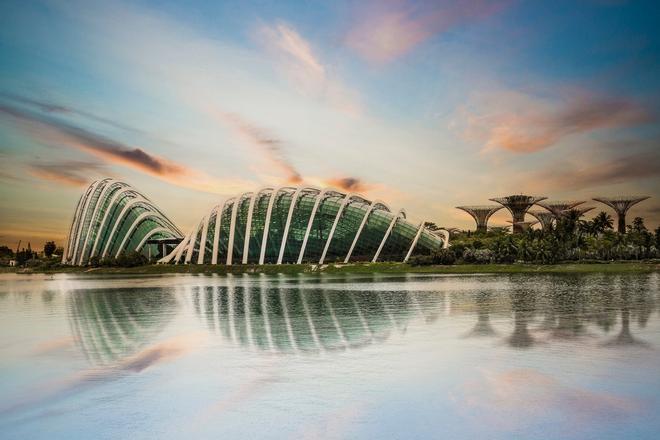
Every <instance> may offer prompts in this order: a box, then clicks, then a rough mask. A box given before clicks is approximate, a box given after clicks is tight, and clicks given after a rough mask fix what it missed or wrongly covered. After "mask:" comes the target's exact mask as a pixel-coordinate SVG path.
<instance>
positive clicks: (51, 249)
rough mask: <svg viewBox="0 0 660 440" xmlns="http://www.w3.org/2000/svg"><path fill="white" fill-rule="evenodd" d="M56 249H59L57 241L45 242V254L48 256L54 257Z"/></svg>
mask: <svg viewBox="0 0 660 440" xmlns="http://www.w3.org/2000/svg"><path fill="white" fill-rule="evenodd" d="M55 249H57V246H55V242H54V241H47V242H46V244H44V255H45V256H46V257H48V258H50V257H52V256H53V253H55Z"/></svg>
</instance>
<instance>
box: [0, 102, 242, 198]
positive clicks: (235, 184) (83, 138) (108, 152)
mask: <svg viewBox="0 0 660 440" xmlns="http://www.w3.org/2000/svg"><path fill="white" fill-rule="evenodd" d="M0 115H4V116H8V117H10V118H12V119H14V120H15V121H17V122H18V125H19V126H20V127H21V128H22V129H23V130H24V131H25V132H26V133H28V134H30V135H31V136H33V137H35V138H37V139H39V140H41V141H43V142H45V143H49V144H57V145H63V146H67V147H69V148H74V149H77V150H80V151H84V152H86V153H90V154H92V155H94V156H97V157H99V158H101V159H103V160H104V161H105V162H106V163H109V164H116V165H122V166H125V167H128V168H131V169H134V170H136V171H139V172H142V173H145V174H148V175H150V176H153V177H157V178H159V179H161V180H164V181H166V182H168V183H171V184H174V185H178V186H181V187H185V188H190V189H194V190H198V191H206V192H214V193H215V192H219V193H228V192H229V193H231V192H238V191H239V190H242V189H245V188H248V187H251V186H253V185H252V184H251V183H249V182H244V181H241V180H238V179H231V180H218V179H214V178H212V177H210V176H207V175H206V174H204V173H202V172H200V171H197V170H193V169H191V168H188V167H186V166H184V165H181V164H178V163H175V162H173V161H170V160H168V159H165V158H163V157H160V156H156V155H154V154H151V153H148V152H147V151H145V150H144V149H142V148H139V147H132V146H127V145H125V144H123V143H122V142H119V141H115V140H112V139H109V138H107V137H103V136H99V135H97V134H95V133H92V132H90V131H87V130H85V129H82V128H79V127H76V126H73V125H70V124H68V123H65V122H62V121H59V120H56V119H52V118H48V117H45V116H40V115H36V114H34V113H31V112H27V111H23V110H20V109H17V108H14V107H11V106H8V105H0ZM39 171H40V172H41V173H42V177H43V176H44V175H45V174H44V170H43V169H42V170H39ZM50 177H51V178H56V175H55V174H53V173H52V170H51V173H50ZM59 177H60V178H61V177H62V175H61V174H60V176H59ZM69 177H70V179H69V181H70V183H71V184H75V182H76V179H75V177H72V176H69Z"/></svg>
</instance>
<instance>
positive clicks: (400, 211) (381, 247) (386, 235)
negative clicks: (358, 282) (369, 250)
mask: <svg viewBox="0 0 660 440" xmlns="http://www.w3.org/2000/svg"><path fill="white" fill-rule="evenodd" d="M401 214H405V211H404V210H403V209H400V210H399V212H397V213H396V215H395V216H394V217H392V221H391V222H390V225H389V226H388V227H387V231H385V235H384V236H383V239H382V240H381V242H380V245H379V246H378V250H377V251H376V253H375V254H374V257H373V258H372V260H371V262H372V263H375V262H376V261H378V257H379V256H380V252H381V251H382V250H383V247H384V246H385V242H386V241H387V239H388V238H389V236H390V234H391V233H392V228H394V224H395V223H396V222H397V220H398V219H399V216H400V215H401Z"/></svg>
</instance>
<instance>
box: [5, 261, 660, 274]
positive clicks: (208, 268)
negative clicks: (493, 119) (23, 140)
mask: <svg viewBox="0 0 660 440" xmlns="http://www.w3.org/2000/svg"><path fill="white" fill-rule="evenodd" d="M658 270H660V264H659V263H658V262H657V261H654V262H610V263H605V262H604V263H572V264H553V265H536V264H459V265H450V266H410V265H408V264H403V263H360V264H337V265H334V264H329V265H323V266H317V265H307V264H300V265H298V264H283V265H274V264H266V265H263V266H257V265H245V266H244V265H236V266H222V265H218V266H212V265H148V266H138V267H99V268H87V267H61V268H51V269H27V270H26V269H16V268H7V267H5V268H1V269H0V273H8V272H9V273H14V272H16V273H80V274H169V273H193V274H214V273H215V274H227V273H234V274H242V273H265V274H299V273H394V274H397V273H400V274H403V273H429V274H480V273H644V272H654V271H658Z"/></svg>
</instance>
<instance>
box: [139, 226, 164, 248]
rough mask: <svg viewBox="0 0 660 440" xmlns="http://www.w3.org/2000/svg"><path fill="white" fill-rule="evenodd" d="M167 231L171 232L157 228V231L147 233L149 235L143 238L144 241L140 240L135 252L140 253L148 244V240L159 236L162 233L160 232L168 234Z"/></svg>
mask: <svg viewBox="0 0 660 440" xmlns="http://www.w3.org/2000/svg"><path fill="white" fill-rule="evenodd" d="M167 231H169V229H167V228H155V229H152V230H151V231H149V232H148V233H147V235H145V236H144V237H143V238H142V240H140V243H138V245H137V246H136V247H135V249H134V250H135V252H140V249H142V247H143V246H144V244H145V243H146V242H147V240H148V239H149V238H151V237H152V236H153V235H156V234H158V233H160V232H167Z"/></svg>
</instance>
